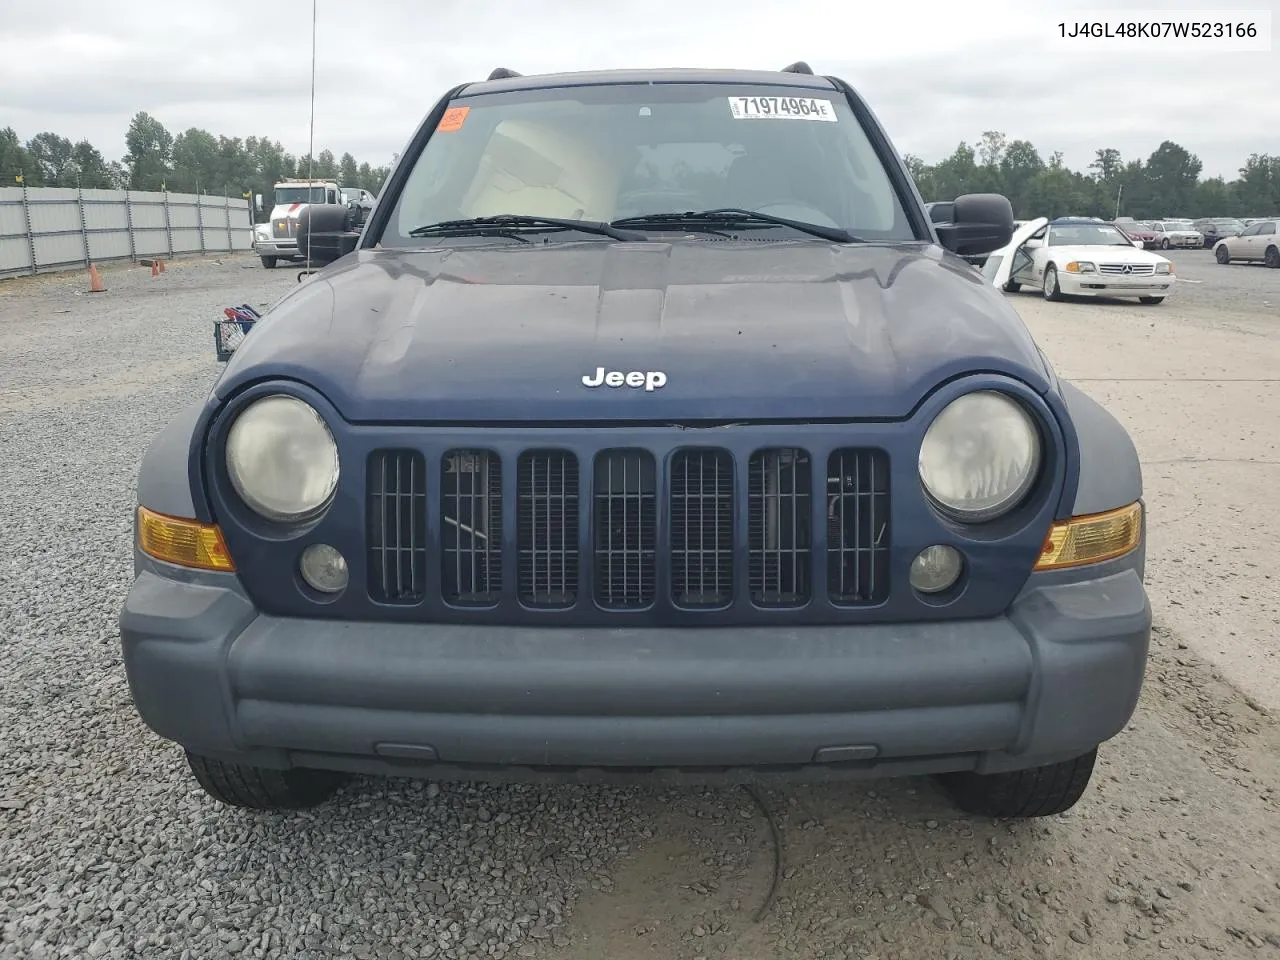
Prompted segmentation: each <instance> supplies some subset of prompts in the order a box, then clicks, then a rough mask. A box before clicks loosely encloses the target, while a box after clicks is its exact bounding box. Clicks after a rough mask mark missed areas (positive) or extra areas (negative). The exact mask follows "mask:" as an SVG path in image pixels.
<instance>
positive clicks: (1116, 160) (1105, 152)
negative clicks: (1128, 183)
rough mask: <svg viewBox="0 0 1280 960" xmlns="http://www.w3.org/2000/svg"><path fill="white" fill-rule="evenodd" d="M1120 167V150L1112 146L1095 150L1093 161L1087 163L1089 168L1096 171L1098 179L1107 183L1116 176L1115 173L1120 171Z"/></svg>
mask: <svg viewBox="0 0 1280 960" xmlns="http://www.w3.org/2000/svg"><path fill="white" fill-rule="evenodd" d="M1120 168H1121V159H1120V151H1119V150H1117V149H1115V148H1114V147H1106V148H1104V149H1102V150H1097V151H1095V152H1094V160H1093V163H1091V164H1089V169H1090V170H1096V171H1098V179H1099V180H1103V181H1105V182H1107V183H1110V182H1111V181H1113V180H1114V179H1115V178H1116V174H1118V173H1119V172H1120Z"/></svg>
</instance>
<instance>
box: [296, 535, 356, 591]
mask: <svg viewBox="0 0 1280 960" xmlns="http://www.w3.org/2000/svg"><path fill="white" fill-rule="evenodd" d="M298 569H299V570H301V571H302V579H303V580H305V581H307V583H308V584H310V585H311V586H312V587H313V588H315V589H316V590H319V591H320V592H321V593H338V592H339V591H341V590H344V589H345V588H346V586H347V561H346V558H344V557H343V556H342V554H340V553H339V552H338V551H337V549H336V548H334V547H331V546H329V545H328V544H327V543H313V544H312V545H311V546H309V547H307V549H305V550H303V551H302V560H301V561H299V563H298Z"/></svg>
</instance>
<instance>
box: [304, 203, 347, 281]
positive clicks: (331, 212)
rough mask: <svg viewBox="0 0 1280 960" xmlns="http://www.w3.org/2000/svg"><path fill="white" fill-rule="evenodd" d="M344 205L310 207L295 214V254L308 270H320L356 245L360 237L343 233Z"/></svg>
mask: <svg viewBox="0 0 1280 960" xmlns="http://www.w3.org/2000/svg"><path fill="white" fill-rule="evenodd" d="M348 215H349V212H348V210H347V208H346V206H345V205H343V204H340V203H334V204H310V205H308V206H306V207H304V208H303V209H302V210H301V212H299V214H298V232H297V236H298V252H299V253H301V254H303V255H306V256H308V263H309V264H310V265H311V266H324V265H325V264H329V263H333V262H334V261H335V260H338V259H341V258H342V257H345V256H346V255H347V254H348V253H350V252H351V251H352V250H354V249H355V248H356V244H357V243H359V242H360V234H358V233H352V232H350V231H349V230H348V229H347V217H348Z"/></svg>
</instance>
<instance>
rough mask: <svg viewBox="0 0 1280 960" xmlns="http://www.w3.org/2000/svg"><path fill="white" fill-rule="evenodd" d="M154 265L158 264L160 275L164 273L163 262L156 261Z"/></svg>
mask: <svg viewBox="0 0 1280 960" xmlns="http://www.w3.org/2000/svg"><path fill="white" fill-rule="evenodd" d="M156 263H158V264H160V272H161V273H164V261H163V260H157V261H156Z"/></svg>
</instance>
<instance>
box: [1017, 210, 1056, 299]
mask: <svg viewBox="0 0 1280 960" xmlns="http://www.w3.org/2000/svg"><path fill="white" fill-rule="evenodd" d="M1048 237H1049V227H1048V226H1047V225H1046V226H1043V227H1041V228H1040V229H1039V230H1037V231H1036V232H1035V233H1033V234H1032V235H1031V236H1029V237H1027V240H1026V242H1025V243H1024V244H1023V245H1022V246H1021V247H1019V248H1018V250H1017V252H1016V253H1015V254H1014V258H1013V270H1012V273H1011V276H1012V277H1013V279H1014V281H1016V282H1017V283H1021V284H1022V285H1023V286H1028V287H1030V286H1039V285H1040V283H1041V282H1042V280H1043V278H1044V265H1045V261H1046V260H1047V259H1048V256H1049V251H1048V250H1047V249H1046V247H1047V246H1048V243H1049V240H1048Z"/></svg>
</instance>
